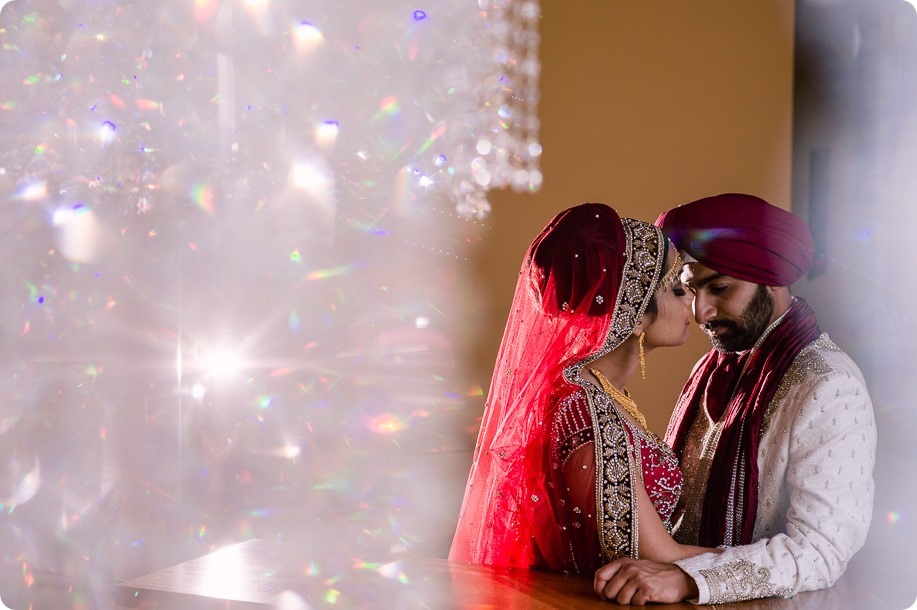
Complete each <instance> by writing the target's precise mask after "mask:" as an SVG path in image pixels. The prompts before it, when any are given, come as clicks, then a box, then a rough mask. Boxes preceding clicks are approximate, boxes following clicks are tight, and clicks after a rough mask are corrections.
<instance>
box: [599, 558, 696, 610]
mask: <svg viewBox="0 0 917 610" xmlns="http://www.w3.org/2000/svg"><path fill="white" fill-rule="evenodd" d="M594 586H595V592H596V593H598V594H599V597H601V598H602V599H606V600H610V601H616V602H618V603H619V604H624V605H628V604H630V605H634V606H642V605H643V604H646V603H648V602H657V603H668V604H674V603H677V602H680V601H683V600H685V599H688V598H691V597H697V594H698V593H697V584H695V582H694V580H692V579H691V578H690V577H689V576H688V575H687V574H686V573H685V572H684V571H682V569H681V568H679V567H678V566H677V565H675V564H672V563H659V562H658V561H649V560H646V559H618V560H615V561H612V562H611V563H609V564H607V565H605V566H603V567H601V568H599V569H598V570H597V571H596V573H595V583H594Z"/></svg>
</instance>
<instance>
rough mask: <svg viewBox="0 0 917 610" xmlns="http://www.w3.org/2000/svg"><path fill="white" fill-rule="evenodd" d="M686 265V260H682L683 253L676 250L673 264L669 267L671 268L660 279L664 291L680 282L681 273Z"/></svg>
mask: <svg viewBox="0 0 917 610" xmlns="http://www.w3.org/2000/svg"><path fill="white" fill-rule="evenodd" d="M684 265H685V263H684V261H683V260H681V254H679V252H678V250H675V259H674V260H673V261H672V266H671V267H669V270H668V271H666V273H665V275H663V276H662V279H661V280H659V287H660V288H662V291H663V292H666V291H667V290H668V289H669V288H671V287H672V286H674V285H675V284H677V283H678V278H679V276H680V275H681V268H682V267H684Z"/></svg>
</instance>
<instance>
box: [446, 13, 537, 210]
mask: <svg viewBox="0 0 917 610" xmlns="http://www.w3.org/2000/svg"><path fill="white" fill-rule="evenodd" d="M478 6H479V7H480V9H481V10H480V12H479V13H478V20H477V25H478V27H479V28H480V29H479V30H478V34H479V36H480V37H481V40H480V42H479V44H478V45H477V46H478V47H479V48H482V49H486V50H487V51H486V52H485V53H482V54H481V56H482V58H483V61H484V65H483V66H482V67H480V70H481V73H480V74H477V75H474V76H472V78H475V76H476V77H477V78H475V80H473V81H472V82H474V83H476V85H475V86H476V91H475V95H476V97H477V98H478V99H477V101H478V104H477V106H478V108H481V109H482V110H481V111H480V112H479V117H478V119H477V120H476V122H475V125H474V128H473V129H471V130H470V131H469V140H470V141H469V142H467V143H466V144H465V146H463V147H462V152H463V153H464V155H463V158H462V163H461V164H459V168H458V169H459V170H464V171H465V172H467V174H465V175H463V173H462V172H461V171H460V172H459V175H458V176H456V178H457V180H456V184H455V187H454V195H455V196H456V200H457V202H458V203H457V204H456V208H457V210H458V212H459V213H460V214H461V215H463V216H466V217H474V218H478V219H481V218H483V217H484V216H486V215H487V213H488V212H489V211H490V204H489V203H488V201H487V191H488V190H490V189H492V188H506V187H509V188H511V189H513V190H515V191H536V190H538V189H539V188H540V186H541V181H542V176H541V172H540V171H539V160H540V156H541V145H540V144H539V142H538V130H539V122H538V116H537V108H538V77H539V74H540V71H541V66H540V64H539V61H538V43H539V34H538V20H539V17H540V15H541V10H540V6H539V4H538V2H537V0H524V1H514V0H479V2H478Z"/></svg>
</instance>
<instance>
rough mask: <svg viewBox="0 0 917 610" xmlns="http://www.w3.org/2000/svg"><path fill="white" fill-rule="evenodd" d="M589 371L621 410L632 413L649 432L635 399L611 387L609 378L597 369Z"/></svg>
mask: <svg viewBox="0 0 917 610" xmlns="http://www.w3.org/2000/svg"><path fill="white" fill-rule="evenodd" d="M589 370H590V371H592V374H593V375H595V378H596V379H598V380H599V383H600V384H602V389H603V390H605V392H606V393H607V394H608V395H609V396H611V397H612V398H613V399H614V401H615V402H617V403H618V404H619V405H621V408H622V409H624V410H625V411H627V412H628V413H630V415H631V417H633V418H634V419H636V420H637V423H638V424H640V426H641V427H642V428H643V430H644V432H649V430H650V429H649V426H647V425H646V418H645V417H644V416H643V413H641V412H640V409H638V408H637V403H635V402H634V399H633V398H631V397H630V396H629V395H628V394H626V391H625V392H622V391H621V390H619V389H618V388H616V387H614V386H613V385H611V382H610V381H608V378H606V377H605V375H603V374H602V373H600V372H599V371H597V370H596V369H594V368H592V367H589Z"/></svg>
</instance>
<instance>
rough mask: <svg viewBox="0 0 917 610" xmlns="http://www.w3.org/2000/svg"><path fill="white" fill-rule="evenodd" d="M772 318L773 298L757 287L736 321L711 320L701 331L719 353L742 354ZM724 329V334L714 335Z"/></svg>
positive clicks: (760, 287) (765, 328)
mask: <svg viewBox="0 0 917 610" xmlns="http://www.w3.org/2000/svg"><path fill="white" fill-rule="evenodd" d="M773 316H774V297H772V296H771V295H770V293H769V292H768V291H767V288H766V287H765V286H763V285H759V286H758V290H757V291H756V292H755V296H753V297H752V299H751V302H750V303H749V304H748V305H746V306H745V309H744V311H742V313H741V315H740V316H739V319H738V321H736V320H728V319H713V320H711V321H709V322H707V323H706V324H704V325H703V327H702V328H703V330H704V332H705V333H706V334H707V337H708V338H709V339H710V343H712V344H713V347H714V348H716V350H718V351H721V352H744V351H745V350H747V349H750V348H752V347H753V346H754V345H755V342H756V341H757V340H758V338H760V337H761V335H762V334H763V333H764V331H765V330H767V327H768V326H769V325H770V322H771V318H773ZM718 328H725V329H726V330H725V331H724V332H720V333H719V334H715V333H714V332H713V330H715V329H718Z"/></svg>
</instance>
